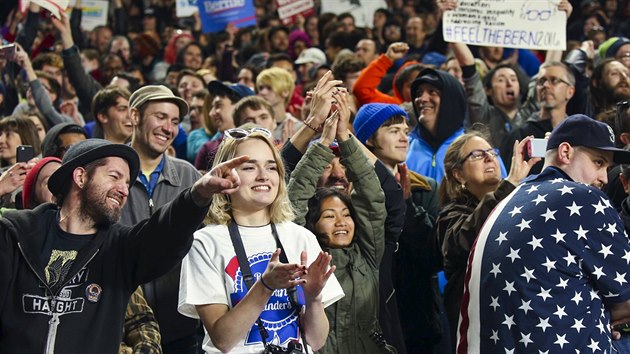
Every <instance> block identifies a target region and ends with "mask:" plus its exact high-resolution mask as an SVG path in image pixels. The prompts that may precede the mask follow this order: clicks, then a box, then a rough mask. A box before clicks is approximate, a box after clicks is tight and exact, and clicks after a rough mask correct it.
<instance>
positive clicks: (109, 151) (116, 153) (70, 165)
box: [48, 139, 140, 196]
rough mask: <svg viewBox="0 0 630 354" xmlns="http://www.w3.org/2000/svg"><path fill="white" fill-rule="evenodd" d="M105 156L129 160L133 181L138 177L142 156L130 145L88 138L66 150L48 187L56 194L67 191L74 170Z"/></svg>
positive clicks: (130, 174) (130, 175) (131, 179)
mask: <svg viewBox="0 0 630 354" xmlns="http://www.w3.org/2000/svg"><path fill="white" fill-rule="evenodd" d="M104 157H120V158H122V159H124V160H125V161H127V163H128V164H129V178H130V181H131V183H133V181H135V180H136V178H137V177H138V171H139V169H140V158H139V157H138V153H136V151H135V150H134V149H132V148H131V147H130V146H128V145H124V144H114V143H112V142H111V141H108V140H104V139H87V140H83V141H80V142H78V143H76V144H74V145H72V147H70V149H69V150H68V152H66V154H65V155H64V156H63V159H62V160H61V167H59V168H58V169H57V171H55V172H54V173H53V174H52V175H51V176H50V179H49V180H48V189H50V191H51V192H52V194H53V195H54V196H58V195H61V194H65V193H67V191H68V189H69V188H70V185H71V180H72V172H73V171H74V170H75V169H76V168H77V167H83V166H85V165H87V164H88V163H90V162H92V161H95V160H98V159H101V158H104Z"/></svg>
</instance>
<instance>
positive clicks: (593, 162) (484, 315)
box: [458, 114, 630, 353]
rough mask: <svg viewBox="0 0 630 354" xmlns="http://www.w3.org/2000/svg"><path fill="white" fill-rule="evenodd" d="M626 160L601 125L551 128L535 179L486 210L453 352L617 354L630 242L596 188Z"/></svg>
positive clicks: (570, 122)
mask: <svg viewBox="0 0 630 354" xmlns="http://www.w3.org/2000/svg"><path fill="white" fill-rule="evenodd" d="M613 162H615V163H629V162H630V152H629V151H625V150H621V149H618V148H616V147H615V136H614V133H613V131H612V129H611V128H610V127H609V126H608V125H607V124H605V123H602V122H598V121H596V120H594V119H592V118H589V117H587V116H585V115H581V114H577V115H573V116H570V117H568V118H566V119H565V120H563V121H562V122H561V123H560V124H558V125H557V126H556V127H555V129H554V130H553V132H552V133H551V136H550V137H549V140H548V142H547V150H546V154H545V166H544V168H543V171H542V173H541V174H539V175H536V176H531V177H529V178H527V179H526V180H525V181H524V183H522V184H521V185H519V186H518V187H517V188H516V190H514V192H512V193H511V194H510V195H509V196H508V197H506V198H505V199H504V200H503V201H502V202H501V203H500V204H499V205H497V207H496V208H495V209H494V211H493V212H492V215H491V216H490V217H489V218H488V220H487V221H486V223H485V225H484V226H483V228H482V229H481V231H480V232H479V235H478V236H477V240H476V242H475V244H474V245H473V249H472V250H471V254H470V257H469V259H468V269H467V273H466V279H467V281H466V284H465V286H464V296H463V300H462V308H461V313H460V320H459V323H460V326H459V329H458V353H466V352H468V353H505V352H522V353H525V352H526V353H533V352H543V351H549V352H562V353H569V352H571V353H573V352H582V353H584V352H589V353H592V352H596V351H601V352H602V353H603V352H608V353H612V352H616V351H615V350H613V349H612V341H611V338H616V339H618V338H619V336H620V334H619V332H617V331H615V330H613V331H612V332H611V329H610V325H611V324H612V325H616V324H619V323H625V322H629V321H630V288H629V287H628V282H630V272H628V271H627V270H628V261H629V260H630V243H629V242H628V236H627V235H626V233H625V231H624V224H623V222H622V221H621V220H620V218H619V214H617V212H616V211H615V209H614V207H613V206H612V205H611V203H610V200H609V199H608V197H606V195H605V194H604V193H602V192H601V191H600V190H599V189H598V188H601V186H602V185H604V184H606V183H607V181H608V179H607V171H606V170H607V168H608V166H610V164H611V163H613Z"/></svg>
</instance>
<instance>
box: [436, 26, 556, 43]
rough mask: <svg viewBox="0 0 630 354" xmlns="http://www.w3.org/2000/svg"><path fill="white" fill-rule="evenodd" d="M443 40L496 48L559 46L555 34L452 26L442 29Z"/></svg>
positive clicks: (537, 31) (539, 31)
mask: <svg viewBox="0 0 630 354" xmlns="http://www.w3.org/2000/svg"><path fill="white" fill-rule="evenodd" d="M444 39H445V40H447V41H450V42H461V43H469V44H487V45H496V46H498V47H528V46H529V47H549V46H557V45H559V42H560V41H559V39H558V38H557V34H556V33H555V32H546V31H543V30H536V31H526V30H511V29H490V28H484V29H483V30H480V29H479V28H478V27H476V26H452V27H446V28H445V29H444Z"/></svg>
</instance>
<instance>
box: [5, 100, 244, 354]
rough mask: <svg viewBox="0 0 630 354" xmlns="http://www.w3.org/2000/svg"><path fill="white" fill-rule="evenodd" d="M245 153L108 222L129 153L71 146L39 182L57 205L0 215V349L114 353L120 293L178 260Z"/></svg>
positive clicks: (133, 156) (120, 194)
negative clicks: (135, 213)
mask: <svg viewBox="0 0 630 354" xmlns="http://www.w3.org/2000/svg"><path fill="white" fill-rule="evenodd" d="M148 111H149V109H147V112H148ZM175 111H177V108H176V109H175ZM177 116H179V114H177ZM246 159H247V157H244V158H238V159H234V160H230V161H227V162H226V163H224V164H222V165H220V166H217V168H215V169H214V170H213V171H212V172H211V173H208V174H207V175H205V176H204V177H202V178H201V179H199V180H198V181H197V182H196V183H195V184H194V185H193V186H192V187H191V188H186V189H184V190H183V191H182V192H181V193H179V194H178V195H176V196H175V197H174V198H173V200H172V202H171V203H169V204H168V205H166V206H164V207H162V208H159V209H158V210H156V211H155V212H154V213H153V214H152V215H151V217H150V218H147V219H145V220H143V221H141V222H139V223H138V224H136V225H133V227H127V226H123V225H121V224H118V223H117V221H118V220H119V218H120V215H121V212H122V209H123V208H124V207H125V204H126V202H127V199H128V197H129V188H130V186H129V185H130V183H132V181H134V180H135V177H136V176H137V175H138V172H139V169H140V167H141V162H140V160H139V158H138V154H137V153H136V152H135V151H134V150H133V149H132V148H131V147H129V146H127V145H120V144H114V143H111V142H109V141H106V140H102V139H88V140H84V141H81V142H79V143H77V144H75V145H73V146H72V147H71V148H70V149H69V150H68V152H67V153H66V154H65V156H64V158H63V160H62V165H61V167H59V169H57V170H56V171H55V172H54V173H53V174H52V175H51V177H50V179H49V181H48V187H49V189H50V191H51V192H52V194H53V195H54V197H55V199H56V203H57V205H55V204H52V203H45V204H42V205H40V206H38V207H37V208H35V209H33V210H18V211H9V212H6V213H5V214H4V215H3V218H2V219H0V289H2V290H0V306H1V307H2V311H1V313H0V333H1V335H0V353H68V354H72V353H118V349H119V345H120V341H121V337H122V330H121V329H122V326H123V319H124V311H125V307H126V306H127V303H128V302H129V296H130V295H131V293H132V292H133V291H134V290H135V289H136V288H137V287H138V285H140V284H142V283H145V282H147V281H150V280H151V279H154V278H156V277H158V276H160V275H162V274H164V273H165V272H167V271H168V270H170V269H172V268H173V267H174V266H175V265H176V264H177V263H178V262H179V261H180V260H181V259H182V258H183V257H184V255H185V254H186V253H187V252H188V250H189V248H190V246H191V244H192V239H193V232H194V231H195V230H196V229H197V226H198V225H199V224H200V223H201V222H202V220H203V218H204V217H205V215H206V213H207V211H208V206H209V204H210V202H211V198H212V195H213V194H214V193H223V192H229V191H231V190H233V189H234V188H237V187H238V185H239V181H238V180H237V179H235V178H234V177H233V176H232V175H231V174H230V171H231V169H232V168H234V167H235V166H238V165H239V164H241V163H243V162H244V160H246Z"/></svg>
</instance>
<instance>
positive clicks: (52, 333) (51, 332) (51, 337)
mask: <svg viewBox="0 0 630 354" xmlns="http://www.w3.org/2000/svg"><path fill="white" fill-rule="evenodd" d="M50 304H51V309H53V314H52V317H51V318H50V320H49V321H48V336H47V337H46V351H45V353H46V354H54V353H55V341H56V340H57V327H58V326H59V314H58V313H56V312H54V308H55V307H56V306H55V305H56V304H57V300H55V298H54V297H53V298H52V299H50Z"/></svg>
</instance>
